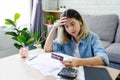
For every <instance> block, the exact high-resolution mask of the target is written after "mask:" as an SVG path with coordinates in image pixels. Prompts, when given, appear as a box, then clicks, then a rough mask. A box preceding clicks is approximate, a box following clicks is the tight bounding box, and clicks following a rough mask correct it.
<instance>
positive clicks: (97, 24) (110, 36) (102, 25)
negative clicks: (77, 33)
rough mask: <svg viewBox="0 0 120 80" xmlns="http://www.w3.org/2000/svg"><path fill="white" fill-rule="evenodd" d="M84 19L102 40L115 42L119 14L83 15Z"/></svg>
mask: <svg viewBox="0 0 120 80" xmlns="http://www.w3.org/2000/svg"><path fill="white" fill-rule="evenodd" d="M83 19H84V20H85V22H86V23H87V25H88V26H89V27H90V30H92V31H93V32H95V33H97V34H98V35H99V36H100V39H101V40H103V41H109V42H113V40H114V36H115V32H116V31H115V30H116V28H117V23H118V19H119V17H118V16H117V15H115V14H108V15H96V16H95V15H94V16H93V15H83Z"/></svg>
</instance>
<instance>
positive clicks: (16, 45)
mask: <svg viewBox="0 0 120 80" xmlns="http://www.w3.org/2000/svg"><path fill="white" fill-rule="evenodd" d="M14 46H15V47H16V48H17V49H20V48H21V47H23V46H22V45H20V44H18V43H14Z"/></svg>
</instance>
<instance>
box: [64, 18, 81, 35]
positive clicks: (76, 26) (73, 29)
mask: <svg viewBox="0 0 120 80" xmlns="http://www.w3.org/2000/svg"><path fill="white" fill-rule="evenodd" d="M80 25H82V23H81V22H80V21H78V20H76V19H75V18H66V21H65V30H66V31H67V32H68V33H69V34H70V35H72V36H73V37H77V36H78V33H79V31H80Z"/></svg>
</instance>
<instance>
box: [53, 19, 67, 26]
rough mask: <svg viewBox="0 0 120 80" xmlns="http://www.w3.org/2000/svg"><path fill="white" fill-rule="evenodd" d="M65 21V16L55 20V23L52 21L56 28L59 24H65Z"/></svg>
mask: <svg viewBox="0 0 120 80" xmlns="http://www.w3.org/2000/svg"><path fill="white" fill-rule="evenodd" d="M65 21H66V17H61V18H60V19H59V20H57V21H56V22H55V23H54V25H53V26H54V27H56V28H58V27H59V26H61V25H65Z"/></svg>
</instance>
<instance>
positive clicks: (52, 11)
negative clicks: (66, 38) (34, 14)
mask: <svg viewBox="0 0 120 80" xmlns="http://www.w3.org/2000/svg"><path fill="white" fill-rule="evenodd" d="M43 12H48V13H50V12H51V13H62V11H59V10H43Z"/></svg>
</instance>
